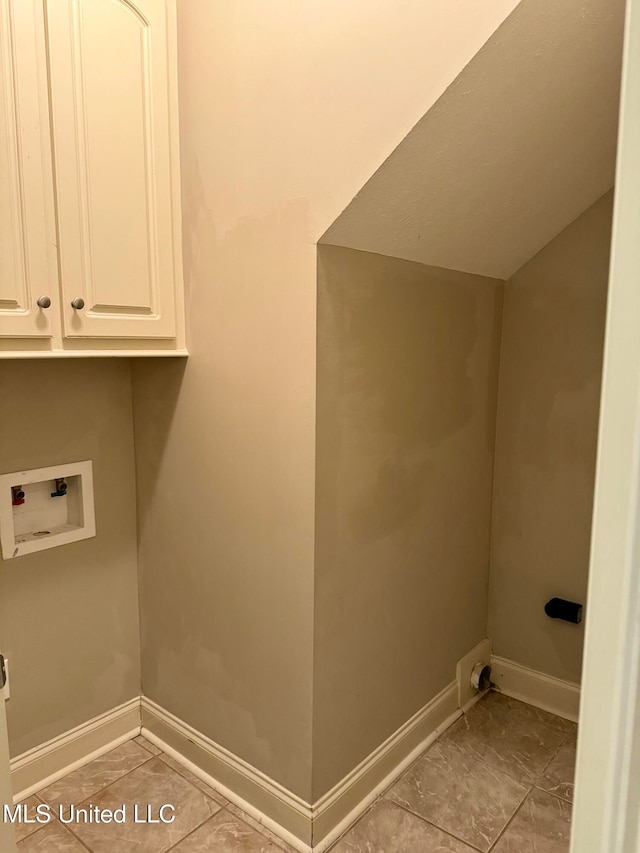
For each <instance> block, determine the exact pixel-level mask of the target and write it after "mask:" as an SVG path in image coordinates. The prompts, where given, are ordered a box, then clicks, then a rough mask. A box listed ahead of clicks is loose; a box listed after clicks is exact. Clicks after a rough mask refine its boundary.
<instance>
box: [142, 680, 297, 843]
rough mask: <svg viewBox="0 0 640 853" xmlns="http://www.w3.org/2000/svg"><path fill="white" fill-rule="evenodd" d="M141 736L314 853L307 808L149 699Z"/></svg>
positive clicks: (145, 703) (144, 708)
mask: <svg viewBox="0 0 640 853" xmlns="http://www.w3.org/2000/svg"><path fill="white" fill-rule="evenodd" d="M142 734H143V735H144V736H145V737H146V738H148V739H149V740H150V741H151V742H152V743H155V744H156V745H157V746H159V747H160V748H161V749H162V750H163V751H164V752H167V753H168V754H169V755H172V756H173V757H174V758H175V759H176V761H179V762H180V763H181V764H183V765H184V766H185V767H186V768H187V769H188V770H190V771H191V772H192V773H194V774H195V775H196V776H198V777H199V778H200V779H202V780H203V781H204V782H207V784H209V785H211V786H212V787H214V788H216V789H217V790H219V791H220V793H221V794H223V795H224V796H225V797H227V799H229V800H230V801H231V802H232V803H234V804H235V805H237V806H238V807H239V808H241V809H242V810H243V811H246V812H247V814H249V815H251V817H253V818H255V819H256V820H258V821H259V822H260V823H262V824H264V826H266V827H267V829H270V830H271V831H272V832H275V833H276V835H278V836H280V837H281V838H283V839H284V840H285V841H286V842H287V843H288V844H290V845H291V846H292V847H294V848H295V849H296V850H300V851H301V853H307V851H310V850H311V820H312V810H311V806H310V805H309V804H308V803H306V802H305V801H304V800H302V799H301V798H300V797H298V796H296V794H293V793H292V792H291V791H288V790H287V789H286V788H284V787H283V786H282V785H280V784H279V783H278V782H275V781H274V780H273V779H270V778H269V777H268V776H266V775H265V774H264V773H262V772H261V771H260V770H257V769H256V768H255V767H252V766H251V765H250V764H248V763H247V762H246V761H243V760H242V759H241V758H238V756H236V755H233V754H232V753H231V752H229V751H228V750H226V749H225V748H224V747H222V746H220V745H219V744H217V743H215V741H213V740H211V738H208V737H207V736H206V735H203V734H202V733H201V732H199V731H197V730H196V729H194V728H193V727H192V726H190V725H189V724H188V723H185V722H184V721H183V720H181V719H179V718H178V717H176V716H174V715H173V714H171V713H170V712H169V711H166V710H165V709H164V708H162V707H161V706H160V705H157V704H156V703H155V702H153V701H152V700H151V699H147V698H146V697H144V696H143V697H142Z"/></svg>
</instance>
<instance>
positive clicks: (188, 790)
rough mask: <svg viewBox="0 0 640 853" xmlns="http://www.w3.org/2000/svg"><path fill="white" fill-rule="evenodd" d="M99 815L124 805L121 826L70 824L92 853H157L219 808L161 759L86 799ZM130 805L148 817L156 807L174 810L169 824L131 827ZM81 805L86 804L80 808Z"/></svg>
mask: <svg viewBox="0 0 640 853" xmlns="http://www.w3.org/2000/svg"><path fill="white" fill-rule="evenodd" d="M90 802H91V805H93V806H95V807H97V808H99V809H115V808H119V807H121V806H122V805H123V804H126V807H127V812H126V817H127V820H126V822H125V823H120V824H116V823H110V824H98V823H76V824H73V831H74V833H75V834H76V835H77V836H78V837H79V838H80V840H81V841H83V842H84V844H85V845H86V846H87V847H88V848H89V849H90V850H91V851H92V853H114V851H117V853H129V851H131V853H133V851H135V853H162V851H165V850H168V849H169V848H170V847H171V846H172V845H174V844H176V843H177V842H178V841H180V840H182V838H184V837H185V836H186V835H187V834H188V833H190V832H191V831H192V830H194V829H196V827H198V826H200V824H202V823H204V822H205V821H206V820H208V819H209V818H210V817H211V816H212V815H214V814H215V813H216V812H218V811H220V808H221V807H220V805H219V804H218V803H216V802H214V800H212V799H211V798H210V797H207V796H206V794H204V793H203V792H202V791H200V790H198V788H195V787H194V786H193V785H191V784H190V783H189V782H187V780H186V779H184V778H183V777H182V776H180V775H179V774H178V773H176V772H175V771H174V770H172V769H171V768H170V767H169V766H168V765H167V764H165V763H164V761H163V760H162V759H161V758H152V759H151V760H150V761H148V762H146V764H143V765H141V766H140V767H138V768H137V769H136V770H134V771H132V772H131V773H129V774H127V775H126V776H123V778H122V779H119V780H118V781H117V782H114V783H113V785H110V786H109V787H108V788H105V789H104V790H103V791H100V793H98V794H96V795H95V796H94V797H91V801H90ZM134 804H138V806H139V808H140V811H141V813H142V814H146V810H147V806H150V807H151V812H152V814H154V815H157V814H158V809H159V807H160V806H162V805H165V804H169V805H172V806H173V807H174V808H175V820H174V822H173V823H154V824H151V823H149V824H145V823H135V822H134V816H133V809H134ZM83 805H86V804H83Z"/></svg>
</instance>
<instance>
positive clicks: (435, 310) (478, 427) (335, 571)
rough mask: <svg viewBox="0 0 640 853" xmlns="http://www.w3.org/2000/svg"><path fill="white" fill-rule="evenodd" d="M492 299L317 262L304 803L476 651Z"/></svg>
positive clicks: (426, 276)
mask: <svg viewBox="0 0 640 853" xmlns="http://www.w3.org/2000/svg"><path fill="white" fill-rule="evenodd" d="M502 287H503V284H502V282H500V281H498V280H496V279H488V278H483V277H480V276H472V275H467V274H464V273H456V272H453V271H451V270H441V269H437V268H434V267H427V266H424V265H422V264H417V263H413V262H409V261H402V260H398V259H396V258H389V257H384V256H382V255H376V254H370V253H367V252H358V251H354V250H352V249H344V248H339V247H335V246H320V247H319V271H318V388H317V393H318V398H317V411H318V414H317V425H318V426H317V429H318V432H317V463H316V471H317V491H316V537H317V538H316V586H315V589H316V598H315V689H314V757H313V761H314V764H313V775H314V792H313V793H314V798H317V797H318V796H320V795H322V794H323V793H324V792H325V791H327V790H328V789H329V788H330V787H331V786H332V785H333V784H334V783H335V782H337V781H338V780H339V779H340V778H341V777H342V776H343V775H344V774H345V773H347V772H348V771H349V770H351V769H352V768H353V767H354V766H355V765H356V764H358V762H359V761H361V760H362V759H363V758H364V757H365V756H366V755H368V754H369V753H370V752H371V751H372V749H374V748H375V747H376V746H378V745H379V744H380V743H381V742H382V741H383V740H384V739H385V738H386V737H388V736H389V735H390V734H391V733H392V732H393V731H395V730H396V729H397V728H398V727H399V726H400V725H401V724H402V723H404V722H405V721H406V720H407V719H409V717H411V716H412V715H413V714H414V713H415V712H416V711H417V710H418V709H419V708H420V707H421V706H422V705H424V704H425V703H426V702H427V701H428V700H430V699H431V698H433V697H434V696H435V695H436V694H437V693H438V692H439V691H440V690H442V689H443V688H444V687H445V686H446V685H447V684H449V683H450V682H451V681H452V680H453V679H454V678H455V667H456V662H457V661H458V659H459V658H461V657H462V656H463V655H464V654H465V653H466V652H468V651H469V650H470V649H471V648H472V647H473V646H474V645H475V644H476V643H478V642H479V641H480V640H482V639H483V638H484V637H485V636H486V627H487V625H486V620H487V585H488V573H489V525H490V503H491V480H492V467H493V441H494V432H495V402H496V392H497V373H498V357H499V340H500V314H501V299H502Z"/></svg>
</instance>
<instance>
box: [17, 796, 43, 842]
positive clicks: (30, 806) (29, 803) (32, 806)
mask: <svg viewBox="0 0 640 853" xmlns="http://www.w3.org/2000/svg"><path fill="white" fill-rule="evenodd" d="M39 805H42V803H41V801H40V800H39V799H38V798H37V797H36V796H35V795H34V796H33V797H28V799H26V800H24V801H23V802H22V803H20V807H21V809H24V807H25V806H26V809H27V811H26V817H27V819H28V820H33V821H35V820H36V819H37V815H36V809H37V808H38V806H39ZM21 814H24V812H21ZM43 826H45V824H44V823H26V822H25V821H23V820H20V821H17V822H16V823H15V824H14V829H15V832H16V841H22V839H23V838H26V837H27V835H31V834H32V833H33V832H37V830H39V829H42V828H43Z"/></svg>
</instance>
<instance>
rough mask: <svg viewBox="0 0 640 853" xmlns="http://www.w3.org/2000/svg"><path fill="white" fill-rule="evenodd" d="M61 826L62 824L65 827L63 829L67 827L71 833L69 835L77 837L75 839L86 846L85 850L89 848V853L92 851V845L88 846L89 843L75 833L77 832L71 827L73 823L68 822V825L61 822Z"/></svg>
mask: <svg viewBox="0 0 640 853" xmlns="http://www.w3.org/2000/svg"><path fill="white" fill-rule="evenodd" d="M60 826H62V827H63V829H66V830H67V832H68V833H69V835H71V836H73V838H75V840H76V841H77V842H78V843H79V844H80V845H81V846H82V847H84V849H85V850H88V851H89V853H92V851H91V848H90V847H87V845H86V844H85V843H84V841H83V840H82V839H81V838H80V837H79V836H78V835H76V834H75V832H74V831H73V830H72V829H70V826H71V824H68V825H67V824H60Z"/></svg>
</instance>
